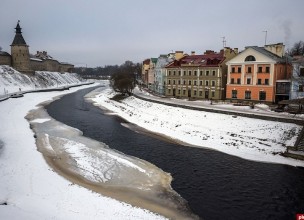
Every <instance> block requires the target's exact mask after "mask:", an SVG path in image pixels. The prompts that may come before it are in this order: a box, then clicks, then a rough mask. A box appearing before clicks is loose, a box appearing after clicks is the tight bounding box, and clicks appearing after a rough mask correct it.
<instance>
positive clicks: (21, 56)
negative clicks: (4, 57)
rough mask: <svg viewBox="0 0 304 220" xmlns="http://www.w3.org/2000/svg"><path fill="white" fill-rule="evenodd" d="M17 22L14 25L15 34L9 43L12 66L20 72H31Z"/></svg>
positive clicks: (27, 50)
mask: <svg viewBox="0 0 304 220" xmlns="http://www.w3.org/2000/svg"><path fill="white" fill-rule="evenodd" d="M19 22H20V21H18V23H17V26H16V28H15V29H16V35H15V38H14V40H13V43H12V44H11V55H12V66H13V68H14V69H16V70H18V71H19V72H22V73H32V72H33V71H31V66H30V53H29V49H28V47H29V46H28V45H27V44H26V42H25V40H24V38H23V36H22V32H21V27H20V25H19Z"/></svg>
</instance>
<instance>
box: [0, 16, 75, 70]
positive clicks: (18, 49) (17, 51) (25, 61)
mask: <svg viewBox="0 0 304 220" xmlns="http://www.w3.org/2000/svg"><path fill="white" fill-rule="evenodd" d="M15 30H16V34H15V37H14V40H13V42H12V44H11V54H9V53H7V52H3V51H0V65H9V66H12V67H13V68H14V69H16V70H18V71H19V72H22V73H26V74H33V73H34V72H35V71H51V72H72V70H73V68H74V65H72V64H69V63H62V62H59V61H57V60H55V59H53V58H52V57H50V56H42V54H43V53H44V55H47V53H46V52H45V51H44V52H43V53H41V52H37V54H36V55H31V54H30V52H29V46H28V45H27V44H26V42H25V40H24V38H23V36H22V31H21V30H22V29H21V27H20V24H19V21H18V23H17V26H16V28H15Z"/></svg>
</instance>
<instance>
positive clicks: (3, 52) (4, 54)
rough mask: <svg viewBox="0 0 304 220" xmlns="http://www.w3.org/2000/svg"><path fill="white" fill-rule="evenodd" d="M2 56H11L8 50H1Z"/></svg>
mask: <svg viewBox="0 0 304 220" xmlns="http://www.w3.org/2000/svg"><path fill="white" fill-rule="evenodd" d="M0 56H11V55H10V54H9V53H8V52H5V51H0Z"/></svg>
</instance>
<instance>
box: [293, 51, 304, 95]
mask: <svg viewBox="0 0 304 220" xmlns="http://www.w3.org/2000/svg"><path fill="white" fill-rule="evenodd" d="M299 98H304V56H295V57H293V59H292V77H291V87H290V99H299Z"/></svg>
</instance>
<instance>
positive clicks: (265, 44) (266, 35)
mask: <svg viewBox="0 0 304 220" xmlns="http://www.w3.org/2000/svg"><path fill="white" fill-rule="evenodd" d="M263 32H265V44H264V45H266V43H267V31H263Z"/></svg>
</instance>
